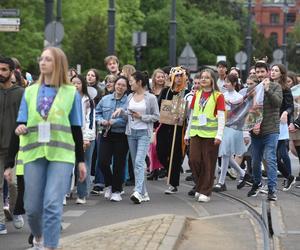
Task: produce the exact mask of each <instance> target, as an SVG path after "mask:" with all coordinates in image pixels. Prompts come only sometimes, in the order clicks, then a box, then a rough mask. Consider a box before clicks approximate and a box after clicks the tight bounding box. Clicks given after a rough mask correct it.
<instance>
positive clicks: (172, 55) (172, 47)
mask: <svg viewBox="0 0 300 250" xmlns="http://www.w3.org/2000/svg"><path fill="white" fill-rule="evenodd" d="M176 25H177V23H176V0H172V8H171V20H170V34H169V64H170V66H176Z"/></svg>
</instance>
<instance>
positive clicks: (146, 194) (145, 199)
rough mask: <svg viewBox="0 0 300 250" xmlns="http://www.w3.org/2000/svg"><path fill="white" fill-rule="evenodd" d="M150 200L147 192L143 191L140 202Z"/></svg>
mask: <svg viewBox="0 0 300 250" xmlns="http://www.w3.org/2000/svg"><path fill="white" fill-rule="evenodd" d="M147 201H150V197H149V194H148V193H145V194H144V195H142V202H147Z"/></svg>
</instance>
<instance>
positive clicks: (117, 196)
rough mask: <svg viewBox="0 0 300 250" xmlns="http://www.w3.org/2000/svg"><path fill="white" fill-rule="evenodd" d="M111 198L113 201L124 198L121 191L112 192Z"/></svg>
mask: <svg viewBox="0 0 300 250" xmlns="http://www.w3.org/2000/svg"><path fill="white" fill-rule="evenodd" d="M110 200H111V201H121V200H122V197H121V193H120V192H115V193H112V194H111V197H110Z"/></svg>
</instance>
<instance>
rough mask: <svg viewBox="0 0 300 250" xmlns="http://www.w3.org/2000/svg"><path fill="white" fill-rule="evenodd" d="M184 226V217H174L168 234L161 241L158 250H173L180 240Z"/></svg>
mask: <svg viewBox="0 0 300 250" xmlns="http://www.w3.org/2000/svg"><path fill="white" fill-rule="evenodd" d="M185 225H186V217H185V216H175V218H174V220H173V222H172V224H171V226H170V228H169V230H168V232H167V233H166V235H165V237H164V239H163V240H162V242H161V244H160V246H159V247H158V250H170V249H175V247H176V245H177V243H178V242H179V240H180V236H181V235H182V233H183V231H184V229H185Z"/></svg>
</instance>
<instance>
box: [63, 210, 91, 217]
mask: <svg viewBox="0 0 300 250" xmlns="http://www.w3.org/2000/svg"><path fill="white" fill-rule="evenodd" d="M85 212H86V210H69V211H67V212H65V213H63V217H79V216H81V215H83V214H84V213H85Z"/></svg>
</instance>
